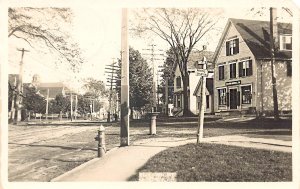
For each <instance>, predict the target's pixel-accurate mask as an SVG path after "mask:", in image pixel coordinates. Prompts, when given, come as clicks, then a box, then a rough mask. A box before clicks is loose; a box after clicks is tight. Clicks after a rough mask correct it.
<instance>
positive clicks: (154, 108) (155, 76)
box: [143, 44, 164, 112]
mask: <svg viewBox="0 0 300 189" xmlns="http://www.w3.org/2000/svg"><path fill="white" fill-rule="evenodd" d="M149 46H151V48H150V49H143V50H146V51H150V52H151V53H150V54H143V55H150V56H151V58H150V61H151V64H152V71H153V87H152V112H156V111H157V102H158V98H159V97H158V93H157V91H158V89H157V85H156V83H157V84H158V72H157V69H156V66H155V64H154V60H162V59H157V58H155V56H157V55H161V56H164V55H163V54H158V53H155V51H163V50H162V49H156V50H155V49H154V47H155V46H156V45H155V44H151V45H149Z"/></svg>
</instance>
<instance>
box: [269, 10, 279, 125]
mask: <svg viewBox="0 0 300 189" xmlns="http://www.w3.org/2000/svg"><path fill="white" fill-rule="evenodd" d="M274 34H275V36H274ZM277 34H278V31H277V16H276V8H272V7H271V8H270V55H271V74H272V90H273V104H274V119H275V120H278V119H279V112H278V98H277V88H276V78H275V75H274V69H275V68H274V62H275V50H277V47H278V43H277V40H278V39H277V38H278V36H277Z"/></svg>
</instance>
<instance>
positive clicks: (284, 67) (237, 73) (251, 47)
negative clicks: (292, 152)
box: [213, 19, 292, 114]
mask: <svg viewBox="0 0 300 189" xmlns="http://www.w3.org/2000/svg"><path fill="white" fill-rule="evenodd" d="M269 31H270V22H268V21H257V20H242V19H229V20H228V22H227V25H226V27H225V29H224V31H223V34H222V36H221V39H220V41H219V44H218V46H217V49H216V52H215V54H214V58H213V62H214V64H215V68H214V69H215V77H214V99H215V101H214V111H215V113H216V114H232V113H259V114H264V113H268V112H269V113H272V112H273V92H272V81H271V61H270V60H271V59H270V50H269V49H270V39H269V38H270V32H269ZM274 37H275V41H277V43H276V44H278V45H277V46H278V50H277V51H276V53H275V58H276V60H275V63H274V67H275V77H276V79H277V91H278V92H277V93H278V106H279V111H281V112H283V113H285V112H290V111H291V110H292V85H291V84H292V25H291V24H289V23H277V24H276V25H275V28H274Z"/></svg>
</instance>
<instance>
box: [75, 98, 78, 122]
mask: <svg viewBox="0 0 300 189" xmlns="http://www.w3.org/2000/svg"><path fill="white" fill-rule="evenodd" d="M77 94H78V93H77ZM77 94H76V95H75V120H77V109H78V97H77Z"/></svg>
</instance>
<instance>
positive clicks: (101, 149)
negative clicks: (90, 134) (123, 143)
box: [95, 125, 106, 157]
mask: <svg viewBox="0 0 300 189" xmlns="http://www.w3.org/2000/svg"><path fill="white" fill-rule="evenodd" d="M95 140H96V141H98V157H102V156H104V155H105V152H106V147H105V127H103V125H101V126H100V127H99V130H98V135H97V136H96V137H95Z"/></svg>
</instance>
